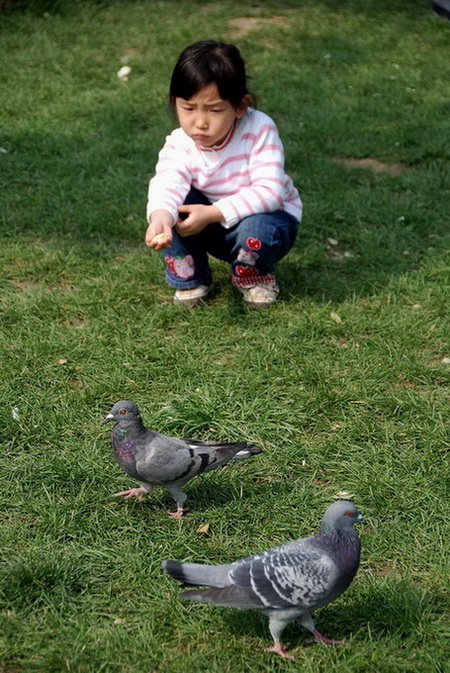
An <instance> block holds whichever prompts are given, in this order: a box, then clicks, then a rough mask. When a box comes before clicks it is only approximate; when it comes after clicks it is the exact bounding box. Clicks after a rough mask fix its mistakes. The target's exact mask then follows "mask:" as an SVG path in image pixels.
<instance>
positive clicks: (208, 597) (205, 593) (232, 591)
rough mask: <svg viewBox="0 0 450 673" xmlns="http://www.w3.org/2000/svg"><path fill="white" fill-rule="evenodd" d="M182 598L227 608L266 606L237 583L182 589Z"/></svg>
mask: <svg viewBox="0 0 450 673" xmlns="http://www.w3.org/2000/svg"><path fill="white" fill-rule="evenodd" d="M180 596H181V598H186V599H187V600H191V601H200V602H201V603H214V604H215V605H221V606H222V607H225V608H253V609H255V608H259V609H263V608H264V606H263V605H262V604H261V603H259V602H258V601H257V600H256V597H255V596H253V597H252V595H251V594H250V593H249V592H247V591H246V590H245V589H243V588H242V587H237V586H235V585H232V586H228V587H223V588H222V589H221V588H214V589H189V590H188V591H182V592H181V594H180Z"/></svg>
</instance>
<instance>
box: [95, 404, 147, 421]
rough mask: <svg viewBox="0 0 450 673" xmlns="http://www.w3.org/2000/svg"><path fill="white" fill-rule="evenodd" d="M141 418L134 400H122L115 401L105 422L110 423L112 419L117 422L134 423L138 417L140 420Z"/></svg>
mask: <svg viewBox="0 0 450 673" xmlns="http://www.w3.org/2000/svg"><path fill="white" fill-rule="evenodd" d="M140 418H141V415H140V413H139V409H138V408H137V406H136V405H135V404H134V402H129V401H128V400H120V402H116V403H115V405H114V406H113V408H112V409H111V411H110V412H109V414H107V415H106V416H105V418H104V419H103V423H110V422H111V421H115V422H116V423H122V422H125V423H133V422H134V421H136V419H139V420H140Z"/></svg>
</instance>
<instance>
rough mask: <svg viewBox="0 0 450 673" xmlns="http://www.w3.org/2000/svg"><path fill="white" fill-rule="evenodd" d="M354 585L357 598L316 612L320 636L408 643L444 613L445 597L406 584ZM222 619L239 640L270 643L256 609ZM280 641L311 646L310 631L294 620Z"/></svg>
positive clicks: (446, 605) (339, 602) (393, 580)
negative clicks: (263, 638) (251, 638)
mask: <svg viewBox="0 0 450 673" xmlns="http://www.w3.org/2000/svg"><path fill="white" fill-rule="evenodd" d="M357 583H358V578H357V579H356V580H355V584H354V585H353V587H352V593H353V595H354V596H355V597H354V598H353V599H352V600H351V601H350V602H347V601H345V599H343V600H342V601H340V600H339V599H337V601H336V603H332V604H330V605H329V606H325V607H324V608H322V609H320V610H318V611H317V612H315V613H314V615H313V618H314V621H315V623H316V626H317V628H318V629H319V631H321V632H322V633H323V634H324V635H327V636H328V637H331V638H337V639H341V638H342V639H344V640H345V639H353V638H355V639H358V640H367V639H368V638H370V639H371V640H372V641H376V640H381V639H383V638H392V637H395V638H399V639H407V638H408V637H410V636H411V635H413V634H416V633H417V629H418V627H419V625H420V624H421V623H423V622H427V621H429V619H430V617H431V618H432V619H433V618H434V616H435V615H436V616H438V615H441V614H445V613H446V612H447V610H448V600H447V599H446V598H445V597H444V596H443V595H439V594H436V593H433V592H431V591H429V590H427V589H424V588H422V587H420V588H419V587H417V586H415V585H413V584H412V583H411V582H409V581H406V580H396V579H391V580H390V581H388V582H386V581H385V578H383V581H382V582H381V583H380V584H379V585H374V586H372V587H370V588H367V587H366V588H364V589H362V590H361V591H359V590H358V587H357ZM223 620H224V622H225V624H226V626H227V628H229V630H230V632H231V633H234V634H236V635H240V636H241V635H243V636H246V635H252V636H254V635H262V636H264V633H267V635H268V638H269V639H270V634H269V631H268V626H267V624H268V620H267V618H266V617H265V616H264V615H262V614H260V613H258V612H256V611H249V610H246V611H245V612H243V611H239V610H229V611H226V612H224V615H223ZM283 641H284V642H285V643H286V644H288V646H289V647H295V646H305V645H309V644H314V641H311V636H310V634H309V633H308V631H306V630H305V629H304V628H303V627H302V626H300V625H299V624H298V623H296V622H291V623H290V624H289V625H288V626H287V627H286V630H285V632H284V634H283Z"/></svg>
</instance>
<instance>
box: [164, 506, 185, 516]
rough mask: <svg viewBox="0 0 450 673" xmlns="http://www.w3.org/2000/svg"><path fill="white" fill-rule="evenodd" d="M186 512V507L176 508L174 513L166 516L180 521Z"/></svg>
mask: <svg viewBox="0 0 450 673" xmlns="http://www.w3.org/2000/svg"><path fill="white" fill-rule="evenodd" d="M187 511H188V508H187V507H178V508H177V511H176V512H168V515H169V516H171V517H173V518H174V519H181V518H182V517H183V516H184V515H185V514H186V512H187Z"/></svg>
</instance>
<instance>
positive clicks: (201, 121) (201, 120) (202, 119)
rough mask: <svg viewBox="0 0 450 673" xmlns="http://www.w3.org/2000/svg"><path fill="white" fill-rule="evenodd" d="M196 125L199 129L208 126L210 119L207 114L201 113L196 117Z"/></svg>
mask: <svg viewBox="0 0 450 673" xmlns="http://www.w3.org/2000/svg"><path fill="white" fill-rule="evenodd" d="M195 125H196V127H197V128H199V129H206V128H208V119H207V117H206V115H199V116H198V117H197V119H196V122H195Z"/></svg>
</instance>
